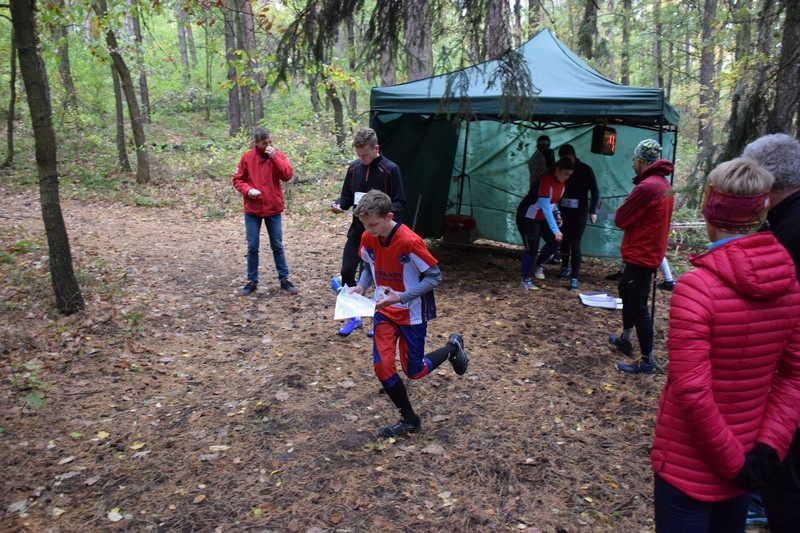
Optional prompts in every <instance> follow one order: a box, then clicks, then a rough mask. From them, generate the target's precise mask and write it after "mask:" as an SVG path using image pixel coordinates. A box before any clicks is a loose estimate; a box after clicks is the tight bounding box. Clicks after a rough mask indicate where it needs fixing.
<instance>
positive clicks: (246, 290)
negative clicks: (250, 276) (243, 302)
mask: <svg viewBox="0 0 800 533" xmlns="http://www.w3.org/2000/svg"><path fill="white" fill-rule="evenodd" d="M257 288H258V283H255V282H252V281H248V282H247V285H245V286H244V287H242V290H240V291H239V296H247V295H248V294H252V293H254V292H256V289H257Z"/></svg>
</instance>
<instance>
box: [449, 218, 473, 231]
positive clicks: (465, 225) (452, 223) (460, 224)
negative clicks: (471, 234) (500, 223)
mask: <svg viewBox="0 0 800 533" xmlns="http://www.w3.org/2000/svg"><path fill="white" fill-rule="evenodd" d="M477 225H478V224H477V222H475V218H474V217H471V216H469V215H445V216H444V227H445V228H447V229H449V230H451V231H470V230H473V229H475V227H476V226H477Z"/></svg>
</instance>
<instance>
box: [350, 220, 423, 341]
mask: <svg viewBox="0 0 800 533" xmlns="http://www.w3.org/2000/svg"><path fill="white" fill-rule="evenodd" d="M361 259H363V260H364V262H365V263H366V264H367V265H368V266H369V268H370V270H371V271H372V278H373V280H374V283H375V287H381V286H382V287H391V288H392V290H394V291H396V292H401V293H402V292H406V291H408V290H410V289H412V288H413V287H415V286H416V285H418V284H419V282H420V280H421V279H422V273H423V272H425V271H426V270H428V269H429V268H431V267H432V266H435V265H436V263H437V261H436V259H435V258H434V257H433V256H432V255H431V253H430V252H429V251H428V249H427V248H426V247H425V242H423V240H422V238H420V237H419V235H417V234H416V233H414V232H413V231H411V230H410V229H409V228H408V226H406V225H404V224H400V223H398V225H397V226H395V229H394V231H393V232H392V233H390V234H389V237H388V238H387V239H386V240H385V241H384V242H381V240H380V239H379V238H378V237H373V236H372V235H370V234H369V233H366V232H364V234H363V236H362V237H361ZM377 298H378V295H377V291H376V299H377ZM376 314H382V315H384V316H385V317H386V318H388V319H389V320H391V321H392V322H394V323H395V324H401V325H411V324H422V323H423V322H427V321H428V320H431V319H433V318H436V303H435V301H434V298H433V291H431V292H428V293H427V294H423V295H422V296H421V297H419V298H415V299H413V300H411V301H410V302H408V303H406V304H395V305H392V306H389V307H385V308H383V309H381V310H380V311H377V312H376Z"/></svg>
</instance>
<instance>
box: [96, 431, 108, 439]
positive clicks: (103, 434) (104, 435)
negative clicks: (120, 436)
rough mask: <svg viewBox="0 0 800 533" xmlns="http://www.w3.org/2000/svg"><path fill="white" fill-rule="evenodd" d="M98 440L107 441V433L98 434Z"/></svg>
mask: <svg viewBox="0 0 800 533" xmlns="http://www.w3.org/2000/svg"><path fill="white" fill-rule="evenodd" d="M97 438H99V439H107V438H108V433H107V432H105V431H98V432H97Z"/></svg>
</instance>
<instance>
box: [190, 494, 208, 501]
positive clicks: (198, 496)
mask: <svg viewBox="0 0 800 533" xmlns="http://www.w3.org/2000/svg"><path fill="white" fill-rule="evenodd" d="M205 499H206V495H205V494H198V495H197V497H196V498H195V499H194V500H192V503H200V502H202V501H203V500H205Z"/></svg>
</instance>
